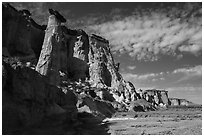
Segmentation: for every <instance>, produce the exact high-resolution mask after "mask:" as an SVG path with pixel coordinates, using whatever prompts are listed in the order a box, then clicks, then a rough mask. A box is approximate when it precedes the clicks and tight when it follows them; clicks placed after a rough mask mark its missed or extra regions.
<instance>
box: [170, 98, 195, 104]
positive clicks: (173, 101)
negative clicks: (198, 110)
mask: <svg viewBox="0 0 204 137" xmlns="http://www.w3.org/2000/svg"><path fill="white" fill-rule="evenodd" d="M169 100H170V105H171V106H191V105H195V104H194V103H192V102H190V101H188V100H186V99H179V98H169Z"/></svg>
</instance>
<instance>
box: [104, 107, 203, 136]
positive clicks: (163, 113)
mask: <svg viewBox="0 0 204 137" xmlns="http://www.w3.org/2000/svg"><path fill="white" fill-rule="evenodd" d="M104 124H108V131H107V133H108V134H112V135H201V134H202V107H171V108H168V109H167V110H159V111H151V112H126V113H125V112H121V113H116V114H115V115H114V116H113V117H112V118H110V119H105V120H104Z"/></svg>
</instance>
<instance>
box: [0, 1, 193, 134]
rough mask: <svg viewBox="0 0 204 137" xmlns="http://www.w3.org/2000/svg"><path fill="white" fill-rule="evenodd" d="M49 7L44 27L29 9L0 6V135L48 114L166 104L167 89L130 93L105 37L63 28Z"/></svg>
mask: <svg viewBox="0 0 204 137" xmlns="http://www.w3.org/2000/svg"><path fill="white" fill-rule="evenodd" d="M49 11H50V14H51V15H50V16H49V20H48V24H47V27H46V28H45V26H41V25H38V24H37V23H35V21H34V20H33V19H32V18H31V14H30V13H29V11H27V10H22V11H17V10H16V9H15V8H13V7H12V6H10V5H9V4H3V13H2V18H3V24H2V25H3V27H2V28H3V35H2V38H3V43H2V49H3V51H2V53H3V65H2V70H3V73H2V74H3V79H2V81H3V83H2V86H3V90H2V98H3V105H2V111H3V113H2V115H3V127H4V129H6V131H5V132H4V133H6V134H7V133H9V134H10V133H13V132H14V131H15V130H18V129H17V128H18V127H23V128H28V127H29V126H31V127H32V126H33V125H35V124H36V123H38V124H43V122H44V121H43V120H44V119H46V118H48V117H49V116H53V115H54V117H57V118H59V119H58V120H56V121H61V120H65V119H66V120H69V121H70V120H74V119H76V117H77V112H87V113H91V114H93V115H94V116H97V117H100V118H105V117H111V115H112V114H113V113H114V112H115V110H119V111H126V110H134V111H137V109H143V111H146V110H155V108H156V107H158V106H167V105H169V99H168V92H167V91H162V90H146V91H136V90H135V87H134V85H133V84H132V83H131V82H128V81H125V80H124V79H123V77H122V76H121V74H120V73H119V72H118V69H119V64H115V62H114V59H113V56H112V54H111V51H110V46H109V41H108V40H106V39H104V38H102V37H100V36H97V35H95V34H92V35H90V36H89V35H88V34H86V32H84V31H83V30H72V29H68V28H67V27H66V26H64V25H63V24H62V22H65V21H66V19H64V18H63V17H62V15H60V14H59V13H58V12H57V11H55V10H52V9H50V10H49ZM170 102H171V104H173V105H177V104H178V105H187V104H188V103H189V102H187V101H185V100H175V99H171V100H170ZM61 114H63V116H62V117H61ZM13 115H14V116H13ZM10 118H12V119H10ZM21 131H24V130H21ZM29 133H30V132H29Z"/></svg>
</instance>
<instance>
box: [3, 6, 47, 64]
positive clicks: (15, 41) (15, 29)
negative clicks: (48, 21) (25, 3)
mask: <svg viewBox="0 0 204 137" xmlns="http://www.w3.org/2000/svg"><path fill="white" fill-rule="evenodd" d="M2 12H3V14H2V26H4V27H2V49H3V52H2V54H3V56H9V57H10V56H11V57H14V56H15V57H16V56H17V57H21V58H22V59H23V60H32V59H37V58H38V57H39V54H40V51H41V47H42V43H43V39H44V30H43V27H41V26H40V25H37V24H36V23H35V22H34V21H33V20H32V18H30V15H29V14H28V13H26V12H23V11H17V10H16V9H15V8H13V7H12V6H10V5H9V4H3V5H2ZM36 26H37V27H36Z"/></svg>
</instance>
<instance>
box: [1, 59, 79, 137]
mask: <svg viewBox="0 0 204 137" xmlns="http://www.w3.org/2000/svg"><path fill="white" fill-rule="evenodd" d="M10 63H11V61H10V59H9V60H7V61H6V62H4V61H3V68H4V70H3V71H4V77H3V83H4V84H3V89H2V99H3V100H2V102H3V104H2V116H3V121H2V124H3V134H21V133H23V131H24V129H25V128H28V127H30V126H34V125H40V124H41V122H42V120H44V119H45V118H46V117H49V116H52V115H61V114H66V115H64V116H61V117H59V119H58V120H59V121H61V120H62V121H63V120H65V119H73V117H74V116H76V112H77V110H76V103H77V99H76V96H75V95H74V94H73V93H72V92H67V93H66V94H65V93H63V92H62V90H61V89H60V88H58V87H56V86H53V85H50V84H49V83H48V82H47V81H46V78H45V77H44V76H42V75H40V74H39V73H37V72H36V71H34V70H32V69H30V68H27V67H23V66H21V65H18V66H17V67H14V66H13V65H12V64H10ZM11 65H12V66H11ZM13 67H14V68H13ZM17 131H18V133H16V132H17Z"/></svg>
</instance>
